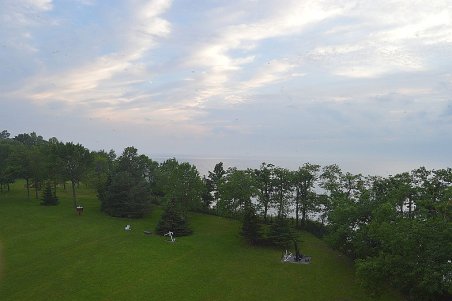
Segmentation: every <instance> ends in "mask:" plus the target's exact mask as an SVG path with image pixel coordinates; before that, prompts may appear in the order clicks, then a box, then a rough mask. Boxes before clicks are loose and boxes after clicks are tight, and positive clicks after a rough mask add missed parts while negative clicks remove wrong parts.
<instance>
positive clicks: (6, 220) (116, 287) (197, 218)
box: [0, 183, 401, 301]
mask: <svg viewBox="0 0 452 301" xmlns="http://www.w3.org/2000/svg"><path fill="white" fill-rule="evenodd" d="M22 187H23V183H18V184H16V185H14V186H13V187H12V191H11V192H7V193H6V192H4V193H2V194H0V256H1V258H0V300H34V301H37V300H374V299H372V298H370V297H369V296H368V295H367V294H366V292H365V291H364V290H362V289H361V288H360V287H359V286H358V285H357V284H356V283H355V279H354V272H353V267H352V264H351V262H350V261H349V260H347V259H346V258H344V257H343V256H340V255H339V254H338V253H336V252H334V251H332V250H331V249H329V248H328V247H327V246H326V245H325V244H324V242H322V241H321V240H319V239H317V238H315V237H313V236H312V235H310V234H307V233H301V234H300V236H301V240H302V243H301V250H302V252H303V253H305V254H308V255H311V256H312V257H313V259H312V264H310V265H295V264H282V263H281V262H280V255H281V254H280V251H279V250H275V249H269V248H252V247H249V246H248V245H246V244H245V243H243V241H242V240H241V238H240V237H239V235H238V232H239V227H240V224H239V223H238V222H237V221H234V220H228V219H223V218H219V217H214V216H206V215H201V214H192V215H191V222H192V226H193V229H194V235H192V236H189V237H182V238H177V241H176V243H174V244H172V243H168V242H166V238H163V237H160V236H156V235H151V236H146V235H144V234H143V231H144V230H152V231H153V230H154V228H155V225H156V223H157V221H158V218H159V214H160V213H161V211H160V210H159V209H156V210H154V211H153V212H152V214H151V215H150V216H148V217H146V218H143V219H139V220H128V219H119V218H112V217H109V216H107V215H105V214H103V213H101V212H100V211H99V202H98V201H97V199H96V197H95V194H94V193H93V192H92V191H89V190H87V189H80V191H79V194H78V195H79V200H80V202H81V203H82V204H83V205H84V207H85V212H84V214H83V215H82V216H77V215H76V214H75V212H74V210H73V208H72V207H71V204H72V201H71V199H70V193H69V192H63V191H59V192H58V196H59V198H60V201H61V203H60V205H58V206H55V207H44V206H40V205H39V201H37V200H35V199H34V198H31V199H30V200H27V197H26V191H25V190H24V189H23V188H22ZM126 224H131V225H132V231H131V232H126V231H124V230H123V229H124V226H125V225H126ZM379 300H401V298H400V296H398V295H397V294H395V293H393V292H389V291H388V292H387V293H386V294H385V295H383V296H381V297H380V298H379Z"/></svg>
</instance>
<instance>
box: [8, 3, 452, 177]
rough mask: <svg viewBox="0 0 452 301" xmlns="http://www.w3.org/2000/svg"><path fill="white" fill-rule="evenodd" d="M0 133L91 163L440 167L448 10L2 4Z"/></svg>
mask: <svg viewBox="0 0 452 301" xmlns="http://www.w3.org/2000/svg"><path fill="white" fill-rule="evenodd" d="M0 102H1V103H0V130H2V129H7V130H8V131H9V132H10V133H11V134H12V135H13V136H14V135H17V134H19V133H25V132H26V133H29V132H31V131H36V132H37V133H38V134H40V135H42V136H44V138H46V139H48V138H50V137H53V136H55V137H57V138H58V139H60V140H63V141H65V142H66V141H74V142H79V143H81V144H83V145H84V146H86V147H88V148H89V149H91V150H98V149H107V150H108V149H111V148H113V149H115V150H117V151H118V152H121V150H122V149H123V148H124V147H126V146H130V145H133V146H135V147H137V148H138V150H139V152H140V153H145V154H147V155H149V156H150V157H151V158H152V157H153V156H160V155H170V156H179V157H182V156H183V157H187V156H192V157H193V156H195V157H215V158H218V159H222V158H231V157H234V158H235V157H245V158H255V159H256V160H261V159H262V160H265V161H267V162H272V161H276V162H277V161H278V160H285V162H291V163H287V164H288V165H290V164H295V165H296V164H298V163H300V164H301V163H303V162H312V163H319V164H322V165H324V164H329V163H338V164H340V165H341V166H342V167H343V168H344V169H346V170H352V171H355V172H358V171H362V172H364V173H393V172H396V171H399V170H411V169H413V168H416V167H419V166H421V165H425V166H427V167H430V168H440V167H448V166H451V165H452V164H451V163H452V157H451V147H452V136H451V133H452V0H403V1H401V0H399V1H396V0H378V1H375V0H369V1H367V0H311V1H309V0H306V1H304V0H293V1H292V0H278V1H276V0H271V1H270V0H268V1H259V0H235V1H229V0H228V1H226V0H211V1H194V0H193V1H189V0H179V1H168V0H155V1H144V0H132V1H130V0H129V1H113V0H109V1H106V0H105V1H98V0H78V1H77V0H72V1H71V0H61V1H57V0H54V1H52V0H0Z"/></svg>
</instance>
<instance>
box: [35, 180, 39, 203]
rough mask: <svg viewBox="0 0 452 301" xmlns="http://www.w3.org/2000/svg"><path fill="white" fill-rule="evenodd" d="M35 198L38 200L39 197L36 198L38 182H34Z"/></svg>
mask: <svg viewBox="0 0 452 301" xmlns="http://www.w3.org/2000/svg"><path fill="white" fill-rule="evenodd" d="M35 197H36V199H39V196H38V182H37V181H36V180H35Z"/></svg>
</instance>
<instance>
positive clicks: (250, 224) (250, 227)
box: [241, 206, 262, 245]
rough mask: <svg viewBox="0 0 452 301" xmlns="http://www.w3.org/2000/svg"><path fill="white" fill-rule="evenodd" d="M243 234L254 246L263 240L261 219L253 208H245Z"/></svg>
mask: <svg viewBox="0 0 452 301" xmlns="http://www.w3.org/2000/svg"><path fill="white" fill-rule="evenodd" d="M241 234H242V236H243V237H244V238H245V239H246V240H247V241H248V242H249V243H250V244H253V245H256V244H258V243H259V242H261V240H262V234H261V227H260V225H259V218H258V216H257V215H256V212H255V210H254V208H253V207H252V206H246V208H245V212H244V215H243V223H242V231H241Z"/></svg>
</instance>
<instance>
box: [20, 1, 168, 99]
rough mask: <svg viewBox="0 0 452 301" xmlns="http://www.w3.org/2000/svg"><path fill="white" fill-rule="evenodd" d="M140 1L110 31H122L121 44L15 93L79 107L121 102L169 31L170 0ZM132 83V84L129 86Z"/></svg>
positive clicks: (36, 79) (144, 74)
mask: <svg viewBox="0 0 452 301" xmlns="http://www.w3.org/2000/svg"><path fill="white" fill-rule="evenodd" d="M140 4H144V3H142V2H138V3H137V5H136V6H134V7H133V8H132V9H131V12H130V15H129V16H128V18H127V19H125V20H124V21H123V22H120V23H117V24H115V27H114V28H112V29H111V30H114V31H116V30H118V31H120V32H121V37H122V41H121V45H122V46H121V47H120V48H117V49H112V51H110V53H107V54H104V55H101V56H98V57H92V58H89V59H88V60H86V61H85V62H83V63H82V64H81V65H71V64H69V65H67V66H66V67H65V68H64V69H63V70H62V71H57V72H55V71H54V70H49V72H46V73H47V74H46V73H44V74H43V73H40V74H38V75H37V76H36V77H34V78H32V79H30V80H29V82H28V84H27V86H26V87H25V88H24V89H22V90H20V91H16V95H17V96H18V95H21V96H23V97H26V98H29V99H32V100H33V101H35V102H37V103H45V102H47V101H54V100H58V101H62V102H65V103H66V104H67V105H73V106H74V107H77V106H79V105H81V104H85V105H93V104H95V103H98V102H101V103H109V104H110V105H113V106H115V105H120V104H121V103H122V102H124V101H126V102H127V100H126V99H125V97H124V95H125V94H126V93H127V91H128V89H129V88H130V87H134V84H137V83H142V82H144V81H146V80H147V78H146V77H147V71H146V70H144V69H145V68H144V67H143V66H142V64H141V63H140V62H139V60H140V59H142V58H143V57H144V56H145V55H146V53H147V52H148V51H149V50H150V49H152V48H153V47H156V46H157V39H158V38H163V37H165V36H167V35H168V34H169V33H170V24H169V22H167V21H166V20H164V19H162V18H161V17H160V15H161V14H163V13H164V12H165V11H166V10H168V8H169V7H170V4H171V2H170V1H162V0H156V1H148V2H147V3H146V5H140ZM129 86H130V87H129Z"/></svg>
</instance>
